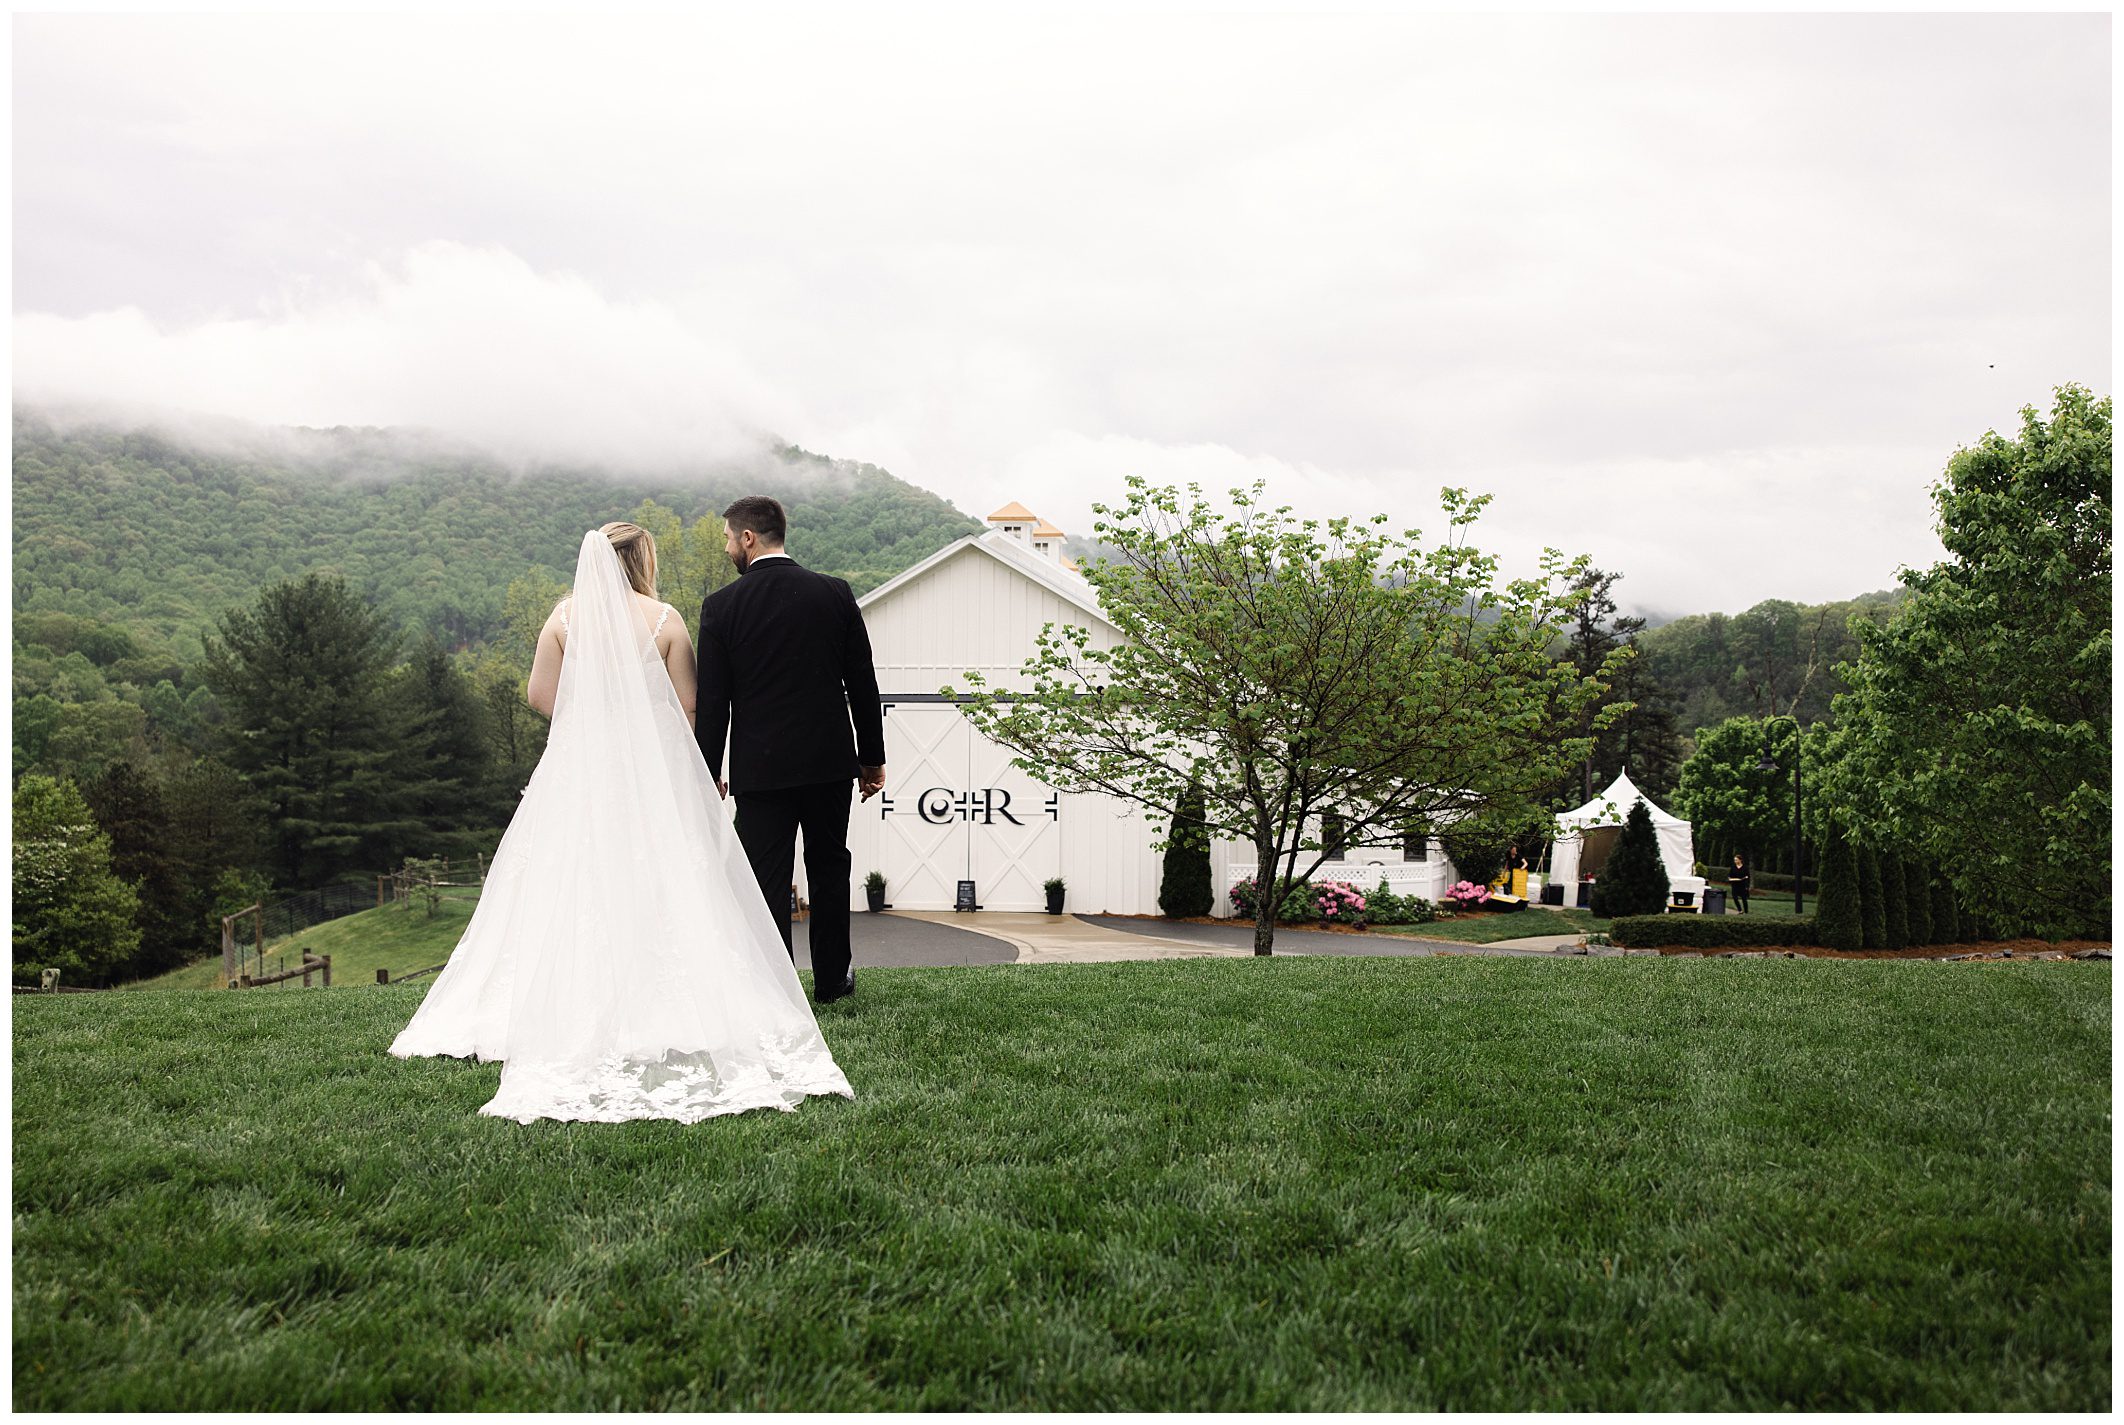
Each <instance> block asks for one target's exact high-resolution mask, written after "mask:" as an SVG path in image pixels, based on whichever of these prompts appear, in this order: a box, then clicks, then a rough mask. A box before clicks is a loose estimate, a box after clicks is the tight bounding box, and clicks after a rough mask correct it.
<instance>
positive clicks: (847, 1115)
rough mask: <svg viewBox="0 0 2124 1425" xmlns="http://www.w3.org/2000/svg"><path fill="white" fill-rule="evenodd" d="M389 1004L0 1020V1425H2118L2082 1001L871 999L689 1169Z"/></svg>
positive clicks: (1899, 969) (990, 989) (1670, 996)
mask: <svg viewBox="0 0 2124 1425" xmlns="http://www.w3.org/2000/svg"><path fill="white" fill-rule="evenodd" d="M425 993H426V988H425V982H421V983H416V984H412V985H407V986H405V987H403V988H391V989H378V988H375V987H373V986H371V987H368V988H349V989H346V990H343V991H341V990H335V991H334V992H333V993H331V994H321V993H312V994H299V993H298V994H285V995H275V994H266V993H255V994H245V995H238V994H221V995H202V994H169V993H164V994H156V993H142V994H128V995H82V996H77V997H62V996H53V997H25V998H24V999H22V1000H18V1001H17V1002H16V1005H15V1021H14V1029H15V1032H14V1055H15V1058H14V1069H15V1077H14V1099H15V1137H14V1173H15V1206H14V1211H15V1216H14V1246H15V1259H14V1267H15V1271H14V1315H13V1321H14V1357H13V1359H14V1403H15V1406H16V1408H17V1409H24V1410H58V1409H113V1410H115V1409H161V1410H215V1409H254V1410H255V1409H274V1410H319V1409H323V1410H337V1409H375V1408H389V1409H425V1408H436V1409H474V1408H512V1409H539V1410H546V1409H556V1408H558V1409H612V1408H638V1409H665V1408H701V1409H727V1408H743V1409H750V1410H868V1409H919V1408H944V1409H968V1408H972V1409H984V1410H1024V1409H1061V1410H1112V1409H1131V1410H1159V1409H1208V1410H1252V1409H1263V1410H1283V1409H1314V1410H1389V1409H1398V1410H1427V1409H1495V1410H1523V1409H1553V1410H1728V1409H1736V1408H1738V1409H1757V1410H1769V1409H1781V1408H1803V1409H1844V1410H1858V1409H1865V1410H1879V1409H1893V1410H1904V1409H1912V1410H1972V1409H1983V1410H2087V1411H2099V1410H2105V1409H2106V1408H2107V1407H2108V1405H2109V1403H2110V1358H2109V1352H2110V1310H2109V1303H2110V1273H2111V1263H2110V1250H2111V1248H2110V1133H2111V1128H2110V1095H2109V1083H2108V1078H2107V1076H2106V1074H2103V1073H2101V1072H2099V1068H2100V1066H2102V1065H2105V1064H2106V1063H2107V1062H2108V1056H2109V1049H2110V1030H2111V1026H2110V978H2109V972H2108V969H2107V967H2100V966H2093V965H2078V964H2041V965H2036V964H2030V965H2014V964H2010V963H2001V964H1999V965H1997V966H1995V967H1987V968H1981V969H1980V968H1975V967H1970V966H1943V965H1933V964H1922V963H1885V962H1878V961H1872V962H1832V961H1804V962H1787V961H1776V962H1766V961H1698V962H1691V963H1687V964H1678V963H1675V962H1672V961H1659V960H1652V959H1645V960H1593V961H1584V960H1575V961H1552V960H1506V959H1489V960H1486V959H1477V958H1452V957H1446V958H1437V959H1413V960H1389V959H1342V958H1332V959H1330V958H1293V959H1278V960H1268V961H1255V960H1252V959H1250V958H1248V959H1240V960H1199V961H1180V962H1165V963H1158V964H1141V965H1099V966H1051V967H1027V966H999V967H995V968H992V969H989V968H983V969H954V970H900V971H891V970H886V971H877V970H867V971H865V972H864V977H863V989H862V992H861V994H860V995H859V996H858V997H857V998H856V999H854V1000H851V1001H848V1002H846V1003H845V1004H841V1005H835V1006H831V1007H829V1008H828V1009H826V1010H825V1011H822V1013H821V1024H822V1027H823V1028H824V1029H825V1032H826V1035H827V1037H828V1039H829V1041H830V1042H831V1043H832V1044H833V1046H834V1049H835V1053H836V1056H837V1057H838V1058H839V1059H840V1062H841V1064H842V1066H843V1067H844V1068H845V1069H846V1071H847V1073H848V1076H849V1079H850V1081H851V1082H852V1083H853V1084H854V1085H855V1089H856V1095H857V1096H856V1098H855V1099H854V1100H853V1101H852V1102H851V1101H843V1100H838V1099H835V1100H826V1101H819V1102H812V1103H808V1104H806V1105H804V1106H803V1107H802V1108H801V1109H800V1110H799V1111H797V1112H795V1113H793V1114H787V1115H784V1114H774V1113H755V1114H751V1115H746V1116H742V1117H737V1118H725V1119H716V1120H710V1121H709V1122H707V1123H703V1124H697V1125H693V1126H679V1125H674V1124H668V1123H634V1124H623V1125H586V1124H553V1123H541V1124H536V1125H532V1126H530V1127H524V1126H521V1125H518V1124H515V1123H510V1122H507V1121H503V1120H497V1119H492V1118H484V1117H481V1116H479V1115H478V1113H477V1112H476V1110H477V1109H478V1107H479V1105H480V1104H482V1103H484V1102H485V1101H486V1100H487V1099H488V1098H489V1097H490V1096H491V1095H492V1093H493V1091H494V1087H495V1083H496V1081H497V1079H498V1077H499V1074H500V1072H501V1070H500V1066H499V1065H495V1064H487V1065H479V1064H472V1063H467V1062H463V1061H457V1060H421V1061H414V1062H401V1061H399V1060H396V1059H392V1058H391V1057H389V1055H388V1054H386V1053H385V1052H384V1051H385V1047H386V1046H387V1045H388V1044H389V1042H390V1040H391V1037H392V1036H393V1035H394V1034H395V1033H396V1032H397V1031H398V1029H399V1028H400V1027H401V1026H402V1025H403V1024H404V1023H405V1022H406V1020H407V1018H408V1017H409V1016H410V1015H411V1014H412V1012H413V1010H414V1008H415V1006H416V1005H417V1004H418V1003H419V1001H420V999H421V997H422V995H423V994H425Z"/></svg>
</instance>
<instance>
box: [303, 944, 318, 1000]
mask: <svg viewBox="0 0 2124 1425" xmlns="http://www.w3.org/2000/svg"><path fill="white" fill-rule="evenodd" d="M314 958H315V957H314V956H312V955H311V954H310V947H309V946H307V945H305V946H303V947H302V987H303V988H304V989H308V988H309V987H310V961H311V960H312V959H314Z"/></svg>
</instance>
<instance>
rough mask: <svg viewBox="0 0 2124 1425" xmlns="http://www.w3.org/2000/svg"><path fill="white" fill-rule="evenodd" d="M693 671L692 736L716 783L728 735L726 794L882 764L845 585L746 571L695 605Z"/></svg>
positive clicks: (789, 568) (864, 653) (873, 693)
mask: <svg viewBox="0 0 2124 1425" xmlns="http://www.w3.org/2000/svg"><path fill="white" fill-rule="evenodd" d="M699 661H700V687H699V693H698V695H697V696H696V698H695V700H694V723H693V735H694V739H695V740H696V741H697V742H699V743H700V745H701V756H702V757H703V758H704V759H706V761H707V763H708V770H709V771H711V772H713V773H714V774H715V775H716V776H717V777H718V778H721V777H722V776H723V736H724V733H725V732H726V731H727V732H728V733H729V736H730V777H729V781H730V791H731V794H732V795H736V794H737V793H739V792H765V791H773V790H775V789H776V788H780V787H802V786H808V785H811V784H813V783H817V782H838V781H844V780H847V779H850V778H853V777H855V776H856V775H857V769H858V767H882V766H884V765H885V716H884V713H883V712H882V711H881V710H880V709H879V707H878V675H877V672H876V670H875V669H873V668H872V667H871V666H870V634H869V632H868V631H867V630H866V629H865V628H864V627H863V613H862V610H860V609H858V608H857V607H856V601H855V593H854V591H853V590H851V589H850V588H849V587H848V581H847V580H845V579H836V578H834V577H832V576H831V575H829V574H818V573H814V572H813V571H811V570H809V569H806V568H804V567H803V566H802V565H800V564H798V563H797V562H796V561H795V560H793V559H762V560H756V561H754V563H753V565H752V567H751V568H749V569H747V570H746V571H745V573H744V574H743V575H742V576H741V577H739V578H738V579H737V580H736V581H734V582H732V583H729V584H725V585H724V586H723V587H722V588H720V589H717V590H716V591H715V592H714V593H712V594H710V595H709V596H708V597H707V598H706V599H703V600H702V601H701V637H700V649H699ZM851 721H852V722H853V731H852V732H851V727H850V724H851Z"/></svg>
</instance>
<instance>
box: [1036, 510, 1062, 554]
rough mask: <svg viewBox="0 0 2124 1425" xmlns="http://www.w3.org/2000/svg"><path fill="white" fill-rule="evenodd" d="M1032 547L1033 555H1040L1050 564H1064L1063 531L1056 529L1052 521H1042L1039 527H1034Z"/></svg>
mask: <svg viewBox="0 0 2124 1425" xmlns="http://www.w3.org/2000/svg"><path fill="white" fill-rule="evenodd" d="M1032 547H1033V553H1035V554H1037V555H1039V556H1040V557H1041V558H1042V559H1045V560H1046V561H1047V562H1048V563H1050V564H1060V563H1061V562H1062V531H1061V530H1059V529H1056V528H1055V526H1054V524H1053V522H1052V521H1049V520H1041V521H1040V522H1039V523H1038V524H1037V525H1034V526H1033V532H1032Z"/></svg>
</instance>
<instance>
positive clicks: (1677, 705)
mask: <svg viewBox="0 0 2124 1425" xmlns="http://www.w3.org/2000/svg"><path fill="white" fill-rule="evenodd" d="M1901 597H1902V593H1901V591H1900V590H1895V589H1891V590H1887V591H1885V592H1881V593H1873V594H1861V595H1859V596H1858V597H1857V598H1855V599H1844V600H1840V601H1837V602H1834V603H1827V604H1795V603H1792V602H1790V601H1788V600H1785V599H1765V600H1764V601H1763V602H1761V603H1759V604H1757V605H1755V606H1754V607H1753V608H1751V609H1748V610H1747V611H1746V612H1744V613H1738V614H1733V615H1730V616H1729V615H1726V614H1688V615H1686V616H1684V617H1682V618H1678V619H1675V620H1673V621H1672V622H1670V623H1664V624H1661V625H1660V626H1659V627H1657V628H1648V629H1646V630H1645V631H1644V632H1642V633H1640V634H1638V635H1637V647H1638V652H1639V654H1640V656H1641V657H1642V659H1643V661H1644V664H1645V671H1646V672H1647V673H1648V674H1650V676H1651V678H1652V680H1653V681H1654V682H1655V683H1657V684H1658V685H1659V687H1660V688H1661V689H1662V690H1663V691H1664V692H1665V693H1666V694H1667V695H1668V696H1669V697H1670V698H1672V699H1673V705H1674V720H1675V725H1676V726H1677V727H1679V728H1680V729H1681V730H1682V731H1683V732H1684V733H1686V734H1688V735H1690V736H1692V737H1693V736H1694V735H1695V734H1696V732H1697V731H1698V730H1699V729H1701V728H1706V727H1712V726H1715V725H1716V724H1718V723H1721V722H1723V721H1725V720H1726V719H1727V718H1729V717H1757V718H1760V717H1768V716H1770V715H1771V714H1773V713H1791V714H1795V715H1797V716H1798V717H1799V719H1800V720H1801V721H1802V722H1808V723H1812V722H1816V721H1818V720H1820V719H1821V718H1823V717H1826V716H1827V715H1828V713H1829V700H1830V699H1831V698H1832V697H1834V696H1835V695H1836V694H1838V693H1840V692H1843V691H1845V686H1844V682H1843V680H1842V679H1841V678H1839V677H1837V674H1836V665H1837V664H1838V663H1843V662H1849V661H1850V660H1852V659H1855V658H1857V657H1858V640H1857V639H1856V638H1854V637H1853V636H1852V634H1851V631H1850V621H1851V617H1852V615H1854V614H1858V615H1861V616H1863V617H1865V618H1867V619H1870V620H1872V621H1873V622H1875V623H1879V622H1881V621H1882V620H1884V619H1886V618H1887V617H1888V615H1889V614H1890V613H1891V612H1893V611H1894V609H1895V606H1896V604H1897V602H1898V601H1899V600H1900V599H1901Z"/></svg>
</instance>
